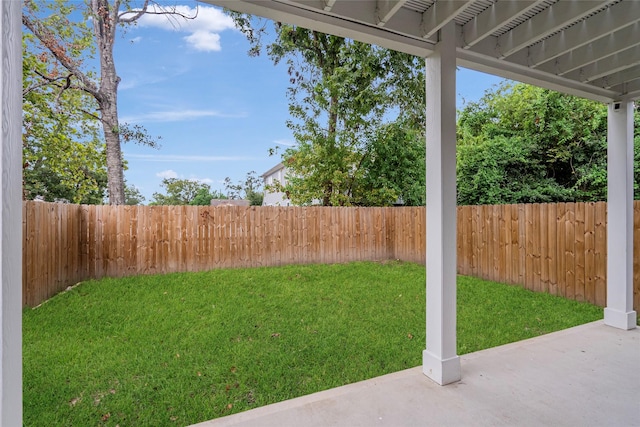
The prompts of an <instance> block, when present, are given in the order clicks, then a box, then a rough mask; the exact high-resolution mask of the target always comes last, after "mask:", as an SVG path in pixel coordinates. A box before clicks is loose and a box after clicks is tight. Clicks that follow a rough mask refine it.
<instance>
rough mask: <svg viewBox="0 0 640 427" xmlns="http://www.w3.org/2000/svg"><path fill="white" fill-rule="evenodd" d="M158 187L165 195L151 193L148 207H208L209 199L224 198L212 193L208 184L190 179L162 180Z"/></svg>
mask: <svg viewBox="0 0 640 427" xmlns="http://www.w3.org/2000/svg"><path fill="white" fill-rule="evenodd" d="M160 185H161V186H162V187H164V189H165V192H166V194H162V193H153V201H152V202H151V203H150V205H209V204H210V203H211V199H214V198H216V199H217V198H225V197H224V196H222V195H221V194H219V193H217V192H213V193H212V192H211V187H210V186H209V184H205V183H203V182H199V181H193V180H190V179H178V178H164V179H163V180H162V183H161V184H160ZM221 196H222V197H221Z"/></svg>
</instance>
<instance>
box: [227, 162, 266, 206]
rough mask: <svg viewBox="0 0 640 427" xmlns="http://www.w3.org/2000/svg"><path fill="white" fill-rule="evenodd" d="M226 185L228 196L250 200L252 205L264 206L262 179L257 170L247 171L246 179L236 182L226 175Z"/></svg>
mask: <svg viewBox="0 0 640 427" xmlns="http://www.w3.org/2000/svg"><path fill="white" fill-rule="evenodd" d="M224 187H225V189H226V191H227V197H228V198H230V199H243V200H249V203H250V205H251V206H262V200H263V199H264V192H263V191H262V179H261V178H260V177H258V176H256V172H255V171H251V172H249V173H247V176H246V177H245V179H244V181H240V182H237V183H235V184H234V183H233V182H231V178H229V177H226V178H225V179H224ZM225 198H226V197H225Z"/></svg>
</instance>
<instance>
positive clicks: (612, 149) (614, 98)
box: [205, 0, 640, 384]
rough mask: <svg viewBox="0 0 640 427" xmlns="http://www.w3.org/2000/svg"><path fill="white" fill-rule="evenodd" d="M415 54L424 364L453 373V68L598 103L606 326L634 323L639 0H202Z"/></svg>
mask: <svg viewBox="0 0 640 427" xmlns="http://www.w3.org/2000/svg"><path fill="white" fill-rule="evenodd" d="M205 1H206V2H208V3H212V4H216V5H219V6H224V7H227V8H229V9H232V10H235V11H238V12H244V13H248V14H252V15H259V16H263V17H266V18H269V19H272V20H274V21H279V22H283V23H287V24H293V25H299V26H302V27H306V28H309V29H312V30H316V31H320V32H324V33H329V34H334V35H338V36H343V37H347V38H351V39H354V40H358V41H361V42H365V43H371V44H376V45H379V46H382V47H385V48H389V49H394V50H398V51H401V52H406V53H410V54H413V55H417V56H421V57H424V58H425V63H426V71H427V72H426V81H427V85H426V86H427V87H426V100H427V102H426V139H427V154H428V155H427V156H426V157H427V171H426V172H427V185H426V187H427V188H426V192H427V200H428V203H427V209H426V210H427V227H426V229H427V235H428V236H429V238H428V239H427V261H426V268H427V272H426V273H427V325H426V326H427V346H426V347H427V348H426V350H425V351H424V352H423V372H424V373H425V375H427V376H429V377H430V378H431V379H433V380H434V381H436V382H437V383H439V384H448V383H451V382H455V381H458V380H459V379H460V377H461V370H460V361H459V357H458V356H457V354H456V242H455V239H456V224H455V217H456V172H455V170H456V124H455V116H456V105H455V103H456V100H455V98H456V82H455V80H456V79H455V74H456V73H455V71H456V66H457V65H460V66H464V67H467V68H470V69H473V70H478V71H483V72H487V73H491V74H494V75H497V76H501V77H505V78H509V79H513V80H517V81H521V82H525V83H530V84H534V85H537V86H541V87H545V88H548V89H552V90H557V91H560V92H565V93H568V94H572V95H577V96H581V97H585V98H589V99H593V100H596V101H600V102H605V103H608V104H609V110H608V112H609V113H608V114H609V120H608V127H609V129H608V172H607V174H608V202H609V204H608V221H607V225H608V228H607V233H608V234H607V248H608V254H609V255H608V260H607V307H606V308H605V310H604V317H605V323H606V324H608V325H611V326H615V327H618V328H621V329H631V328H634V327H635V324H636V313H635V311H633V309H632V297H633V137H634V136H633V112H634V108H635V106H634V103H633V101H634V100H635V99H638V98H640V3H639V2H638V0H205Z"/></svg>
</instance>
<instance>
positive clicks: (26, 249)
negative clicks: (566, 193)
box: [22, 202, 640, 310]
mask: <svg viewBox="0 0 640 427" xmlns="http://www.w3.org/2000/svg"><path fill="white" fill-rule="evenodd" d="M457 227H458V235H457V238H456V247H457V264H458V272H459V273H460V274H465V275H471V276H476V277H480V278H484V279H489V280H494V281H498V282H504V283H509V284H516V285H520V286H523V287H525V288H527V289H530V290H533V291H536V292H548V293H551V294H554V295H561V296H565V297H567V298H571V299H577V300H580V301H589V302H591V303H594V304H597V305H600V306H604V305H605V304H606V249H607V246H606V203H604V202H598V203H558V204H530V205H523V204H519V205H500V206H490V205H486V206H460V207H458V210H457ZM22 228H23V238H24V245H23V304H24V305H26V306H34V305H37V304H39V303H40V302H42V301H44V300H46V299H47V298H49V297H51V296H52V295H54V294H55V293H57V292H60V291H62V290H64V289H65V288H67V287H68V286H71V285H74V284H76V283H78V282H80V281H83V280H87V279H92V278H101V277H105V276H109V277H120V276H130V275H137V274H166V273H171V272H182V271H202V270H210V269H216V268H237V267H258V266H275V265H285V264H307V263H342V262H350V261H365V260H368V261H376V260H389V259H400V260H405V261H411V262H419V263H424V261H425V248H426V212H425V208H424V207H417V208H413V207H394V208H380V207H375V208H364V207H353V208H347V207H336V208H327V207H238V206H216V207H210V206H150V207H149V206H84V205H83V206H78V205H68V204H53V203H43V202H24V205H23V227H22ZM634 230H635V234H634V253H635V254H636V255H635V256H634V277H633V283H634V307H635V309H636V310H637V309H638V307H640V202H635V203H634Z"/></svg>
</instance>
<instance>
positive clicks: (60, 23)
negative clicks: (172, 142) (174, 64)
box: [22, 0, 176, 204]
mask: <svg viewBox="0 0 640 427" xmlns="http://www.w3.org/2000/svg"><path fill="white" fill-rule="evenodd" d="M152 4H155V2H153V3H152ZM149 5H150V3H149V2H148V1H146V2H144V3H143V4H142V5H136V4H135V2H130V1H119V0H116V1H113V2H111V3H110V1H109V0H96V1H91V2H89V1H86V2H78V1H69V0H55V1H43V0H26V1H25V2H24V7H23V13H22V23H23V25H24V28H25V30H26V31H25V36H24V37H25V38H24V40H26V43H25V49H24V50H25V52H28V54H27V55H25V57H28V56H29V55H31V56H32V58H27V60H26V61H25V62H24V73H25V74H27V76H28V78H27V79H25V84H24V86H23V87H24V90H23V94H24V95H28V94H29V93H32V92H33V93H39V94H41V95H42V94H43V93H45V94H46V97H47V99H46V101H43V102H45V103H47V104H48V107H49V108H50V110H51V111H53V109H55V110H56V111H55V112H54V114H55V115H61V114H68V115H70V116H77V117H80V120H81V122H80V125H79V126H78V127H83V126H85V124H86V123H88V122H89V121H93V123H92V124H91V128H92V129H91V132H90V133H91V134H90V136H89V138H86V139H90V138H91V137H93V136H95V135H97V133H96V129H97V128H98V126H100V127H101V128H102V132H101V137H102V141H103V143H104V148H103V150H102V151H103V152H104V156H105V157H106V175H107V190H108V193H109V202H110V203H112V204H123V203H124V202H125V198H124V186H125V184H124V176H123V169H124V163H123V159H122V152H121V147H120V144H121V137H122V140H124V141H125V142H126V141H135V142H138V143H140V144H145V145H150V146H154V147H155V146H157V142H156V140H155V138H151V137H150V136H149V135H148V134H147V133H146V131H145V130H144V128H142V127H140V126H129V125H127V124H120V123H118V111H117V104H118V102H117V96H118V82H119V81H120V79H119V77H118V76H117V73H116V69H115V62H114V58H113V46H114V43H115V40H116V37H115V35H116V33H117V30H118V29H122V28H123V27H126V26H127V25H130V24H133V23H135V22H136V21H137V20H138V19H139V18H140V17H141V16H142V15H144V14H145V13H155V14H167V15H175V14H176V11H175V9H171V8H163V7H161V6H159V8H160V11H157V10H155V8H154V11H153V12H152V11H151V10H149V9H148V7H149ZM130 7H131V8H133V10H132V9H129V8H130ZM138 7H139V8H138ZM152 7H154V6H152ZM97 51H99V57H100V61H99V66H100V72H99V73H97V72H95V70H94V69H93V66H92V63H93V62H94V61H92V60H94V59H95V54H96V52H97ZM34 96H36V95H34ZM89 98H91V99H89ZM71 99H73V100H74V101H70V100H71ZM30 101H31V102H34V101H33V100H30ZM41 104H42V102H41ZM31 113H32V114H34V117H35V119H36V120H34V121H36V122H37V121H39V119H40V118H42V117H44V118H45V121H46V120H47V119H48V120H50V121H63V120H67V119H60V118H56V117H47V113H46V112H45V111H43V109H42V108H39V109H36V110H33V111H31ZM49 116H51V114H49ZM69 123H73V121H69ZM44 126H45V127H48V129H49V130H51V129H53V126H52V125H51V124H50V123H49V124H46V125H44ZM85 128H86V126H85ZM69 129H70V127H69V126H67V125H63V126H58V127H57V132H67V133H64V134H63V135H61V139H67V140H68V141H67V142H68V143H69V144H70V143H72V142H75V143H82V144H84V145H85V146H86V145H87V143H86V140H85V139H82V138H81V139H80V140H79V141H78V139H77V135H75V134H73V132H71V133H69V132H68V131H69ZM33 138H34V140H35V142H36V143H38V144H41V145H44V144H47V142H44V141H40V140H39V139H40V138H41V135H34V136H33ZM33 142H34V141H30V143H33ZM67 145H68V144H67ZM62 148H63V149H66V148H67V147H66V146H62ZM32 152H36V153H35V154H34V155H33V157H35V158H37V159H38V161H40V162H41V163H42V164H43V166H42V167H44V168H46V169H48V170H50V171H51V174H48V173H42V174H40V176H41V177H43V176H47V175H51V176H55V175H56V174H57V173H58V171H59V168H58V167H57V165H55V164H51V162H53V160H52V158H51V157H44V156H45V155H46V153H44V152H42V151H38V149H34V150H32ZM67 152H70V151H67ZM30 154H33V153H30ZM33 163H34V161H30V163H29V165H30V166H31V165H32V164H33ZM93 166H94V165H93V163H89V166H88V168H89V170H90V171H91V170H93ZM85 175H86V176H87V177H88V179H89V180H90V181H91V182H90V183H89V184H87V185H84V184H76V186H79V187H82V189H81V190H80V192H79V193H78V194H75V193H74V200H82V197H83V196H82V193H83V192H87V193H88V192H94V193H95V192H96V191H98V190H96V180H95V179H93V180H92V179H91V178H90V175H91V174H90V173H89V172H86V173H85ZM78 179H79V174H78V173H76V174H75V176H74V180H72V181H73V182H74V183H77V182H78ZM68 181H69V180H68V179H66V178H63V179H62V183H63V184H62V185H63V186H64V185H67V184H68ZM26 186H27V187H28V188H27V190H28V191H29V194H31V193H30V192H31V190H32V189H31V188H29V186H31V187H33V188H38V186H37V185H31V184H26Z"/></svg>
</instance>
